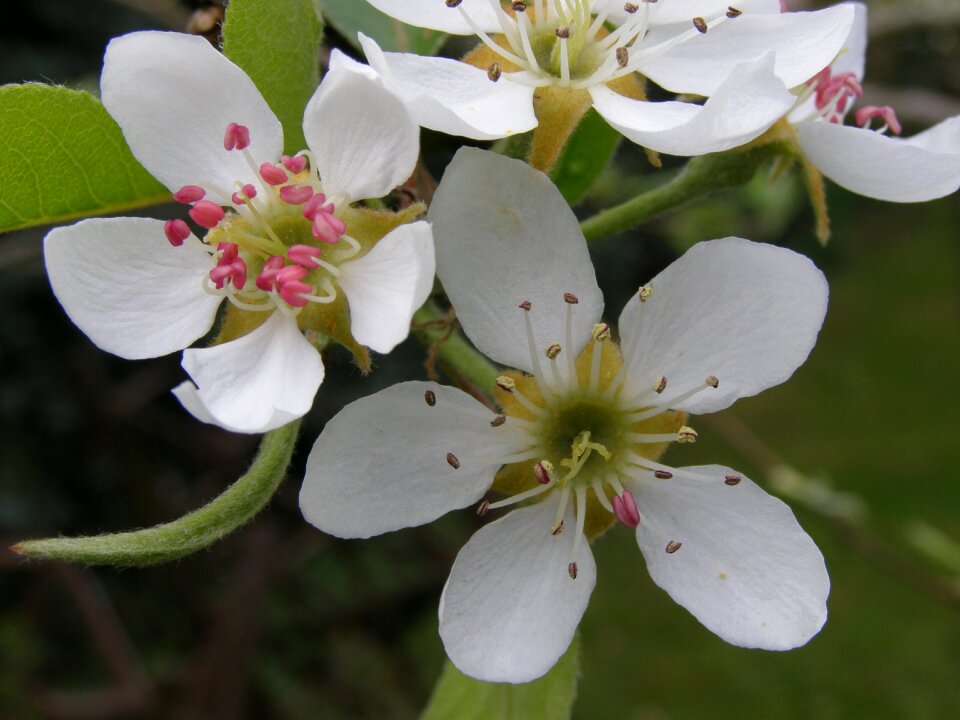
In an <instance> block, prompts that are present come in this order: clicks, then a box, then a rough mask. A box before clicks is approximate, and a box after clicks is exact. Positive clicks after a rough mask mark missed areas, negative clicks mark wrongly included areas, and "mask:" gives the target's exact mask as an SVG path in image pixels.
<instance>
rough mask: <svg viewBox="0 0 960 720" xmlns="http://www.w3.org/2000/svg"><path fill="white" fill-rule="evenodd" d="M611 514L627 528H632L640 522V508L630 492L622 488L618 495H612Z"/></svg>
mask: <svg viewBox="0 0 960 720" xmlns="http://www.w3.org/2000/svg"><path fill="white" fill-rule="evenodd" d="M613 514H614V516H615V517H616V518H617V520H619V521H620V522H621V523H622V524H623V525H626V526H627V527H628V528H631V529H633V528H635V527H637V525H639V524H640V510H639V509H637V500H636V498H635V497H634V496H633V493H632V492H630V491H629V490H624V491H623V492H622V493H621V494H620V495H614V496H613Z"/></svg>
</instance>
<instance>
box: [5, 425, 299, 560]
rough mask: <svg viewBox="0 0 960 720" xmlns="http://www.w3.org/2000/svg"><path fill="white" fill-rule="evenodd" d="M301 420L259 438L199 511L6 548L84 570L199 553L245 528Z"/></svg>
mask: <svg viewBox="0 0 960 720" xmlns="http://www.w3.org/2000/svg"><path fill="white" fill-rule="evenodd" d="M299 429H300V421H299V420H295V421H294V422H292V423H290V424H288V425H284V426H283V427H281V428H278V429H276V430H273V431H271V432H269V433H267V434H266V435H264V436H263V440H261V442H260V449H259V450H258V452H257V457H256V458H255V459H254V461H253V464H252V465H251V466H250V469H249V470H248V471H247V472H246V474H244V475H243V476H242V477H241V478H240V479H239V480H237V481H236V482H235V483H234V484H233V485H231V486H230V487H229V488H227V489H226V490H225V491H224V492H223V493H222V494H221V495H219V496H218V497H216V498H215V499H214V500H211V501H210V502H209V503H207V504H206V505H204V506H203V507H202V508H200V509H199V510H194V511H193V512H192V513H189V514H187V515H184V516H183V517H182V518H180V519H178V520H174V521H173V522H169V523H164V524H163V525H157V526H156V527H152V528H148V529H146V530H135V531H133V532H123V533H108V534H104V535H94V536H91V537H77V538H46V539H42V540H25V541H23V542H21V543H18V544H16V545H14V546H13V547H11V548H10V549H11V550H12V551H13V552H15V553H18V554H20V555H23V556H25V557H31V558H39V559H43V560H63V561H66V562H73V563H82V564H86V565H121V566H140V565H156V564H158V563H163V562H168V561H170V560H176V559H177V558H181V557H184V556H186V555H190V554H191V553H195V552H197V551H198V550H202V549H204V548H206V547H208V546H210V545H212V544H213V543H215V542H216V541H217V540H220V539H221V538H223V537H226V536H227V535H229V534H230V533H232V532H233V531H234V530H236V529H237V528H239V527H241V526H242V525H245V524H246V523H247V522H249V521H250V520H252V519H253V517H254V516H255V515H256V514H257V513H258V512H260V511H261V510H262V509H263V508H264V507H266V505H267V503H268V502H270V499H271V498H272V497H273V495H274V493H275V492H276V491H277V488H278V487H279V486H280V483H281V482H282V481H283V478H284V476H285V475H286V472H287V467H288V466H289V464H290V458H291V456H292V455H293V448H294V445H295V444H296V440H297V431H298V430H299Z"/></svg>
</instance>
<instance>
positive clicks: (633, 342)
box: [607, 285, 653, 396]
mask: <svg viewBox="0 0 960 720" xmlns="http://www.w3.org/2000/svg"><path fill="white" fill-rule="evenodd" d="M652 295H653V288H652V287H651V286H650V285H644V286H643V287H641V288H640V289H639V290H637V299H638V300H639V301H640V303H639V305H638V306H637V319H636V322H635V323H634V326H633V334H632V335H631V336H630V341H629V343H628V345H627V351H626V352H625V353H624V355H623V364H622V365H621V366H620V369H619V370H617V374H616V375H615V376H614V378H613V382H611V383H610V385H609V386H608V387H607V394H608V395H611V396H612V395H615V394H616V393H617V392H619V390H620V388H621V386H622V385H623V383H624V382H625V381H626V379H627V372H628V370H629V368H630V367H631V366H632V364H633V356H634V355H635V354H636V352H637V347H638V346H639V345H640V329H641V327H642V326H643V311H644V308H645V307H646V303H647V301H648V300H649V299H650V297H651V296H652ZM622 332H623V328H621V336H622Z"/></svg>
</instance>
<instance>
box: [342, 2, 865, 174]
mask: <svg viewBox="0 0 960 720" xmlns="http://www.w3.org/2000/svg"><path fill="white" fill-rule="evenodd" d="M368 2H370V3H371V4H372V5H374V6H375V7H376V8H378V9H379V10H381V11H383V12H385V13H387V14H388V15H390V16H392V17H394V18H397V19H398V20H401V21H403V22H406V23H410V24H412V25H417V26H420V27H425V28H433V29H436V30H442V31H444V32H449V33H456V34H465V35H471V34H473V35H476V36H477V37H478V38H479V39H480V41H481V43H482V44H481V45H480V46H478V49H477V50H475V51H473V52H472V53H470V54H468V55H467V56H466V57H465V58H464V60H463V62H460V61H456V60H451V59H446V58H436V57H420V56H417V55H413V54H407V53H390V52H384V51H383V50H381V48H380V47H379V46H378V45H377V44H376V42H374V41H373V40H372V39H370V38H368V37H365V36H363V35H361V36H360V42H361V44H362V45H363V49H364V51H365V53H366V55H367V60H368V61H369V63H370V65H371V67H373V68H374V69H376V70H377V71H378V72H379V73H380V74H381V76H382V78H383V81H384V84H385V86H386V87H388V88H389V89H390V90H392V91H393V92H395V93H396V94H397V95H398V96H399V97H401V98H402V99H403V100H404V101H405V102H406V103H407V105H408V107H409V108H410V110H411V112H412V114H413V116H414V119H415V120H416V121H417V122H418V123H420V124H421V125H422V126H424V127H427V128H431V129H433V130H439V131H440V132H445V133H449V134H453V135H462V136H465V137H469V138H474V139H478V140H489V139H494V138H501V137H506V136H509V135H512V134H515V133H522V132H526V131H528V130H531V129H532V128H534V127H536V126H538V124H539V125H540V126H541V128H540V130H541V131H542V132H539V133H537V134H535V135H534V139H533V143H534V147H533V150H532V155H531V158H532V162H533V164H534V165H536V166H537V167H540V168H541V169H544V168H545V167H548V166H550V165H552V162H553V161H554V160H555V159H556V154H557V153H558V152H559V148H560V147H561V146H562V141H563V140H565V138H566V137H567V136H568V135H569V133H570V132H572V131H573V129H574V128H575V127H576V125H577V123H578V122H579V121H580V119H581V118H582V117H583V114H584V113H585V112H586V111H587V110H589V108H590V107H591V105H592V106H593V107H594V108H595V109H596V111H597V112H598V113H600V115H602V116H603V117H604V118H605V119H606V120H607V122H608V123H610V125H612V126H613V127H614V128H616V129H617V130H618V131H620V132H621V133H623V134H624V135H625V136H626V137H627V138H629V139H630V140H632V141H633V142H636V143H639V144H640V145H643V146H644V147H646V148H649V149H651V150H655V151H658V152H664V153H669V154H673V155H701V154H705V153H710V152H718V151H721V150H726V149H729V148H732V147H736V146H738V145H741V144H743V143H745V142H748V141H749V140H751V139H753V138H755V137H757V136H758V135H760V134H761V133H762V132H764V131H765V130H766V129H767V128H768V127H770V125H772V124H773V123H774V122H775V121H776V120H777V119H779V117H781V116H782V114H783V112H785V111H786V109H787V108H789V107H790V106H791V105H792V99H791V95H790V93H789V92H787V90H786V89H785V88H784V85H786V87H793V86H796V85H799V84H801V83H803V82H805V81H806V80H807V79H808V78H809V77H810V76H811V75H812V74H814V73H816V72H819V71H820V70H821V69H822V68H824V67H825V66H826V65H827V64H828V63H829V62H830V61H831V60H833V59H834V57H835V56H836V54H837V52H838V51H839V50H840V47H841V45H842V43H843V40H844V39H845V38H846V36H847V35H848V33H849V28H850V25H851V22H852V17H853V12H852V9H850V8H848V7H837V8H830V9H828V10H822V11H819V12H808V13H788V14H785V15H781V14H780V5H779V2H778V1H777V0H745V2H744V3H742V4H738V5H737V6H736V7H733V6H732V5H730V4H729V3H728V2H726V1H724V2H717V1H716V0H660V2H657V3H653V2H637V3H631V2H628V3H626V4H625V5H624V4H623V3H621V2H614V1H613V0H563V1H562V2H560V1H555V0H526V1H518V2H513V3H509V2H508V3H505V4H501V3H500V2H499V0H368ZM611 25H612V27H613V29H609V27H610V26H611ZM643 77H646V78H649V79H650V80H652V81H653V82H655V83H657V84H658V85H660V86H661V87H662V88H664V89H666V90H668V91H670V92H674V93H692V94H696V95H702V96H709V98H710V99H709V100H708V101H707V102H706V104H704V105H696V104H692V103H685V102H677V101H667V102H646V101H645V99H646V92H645V87H644V82H643ZM778 108H779V109H780V113H779V114H778V113H777V110H778ZM538 144H545V145H546V146H547V147H544V148H539V147H538ZM539 156H542V157H543V160H542V161H540V160H539V159H538V157H539Z"/></svg>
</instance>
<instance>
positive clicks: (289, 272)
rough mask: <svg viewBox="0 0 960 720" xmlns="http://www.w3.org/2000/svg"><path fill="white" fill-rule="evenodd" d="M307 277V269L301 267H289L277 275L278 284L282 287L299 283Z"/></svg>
mask: <svg viewBox="0 0 960 720" xmlns="http://www.w3.org/2000/svg"><path fill="white" fill-rule="evenodd" d="M306 275H307V269H306V268H305V267H301V266H300V265H287V266H286V267H284V268H282V269H281V270H280V271H279V272H278V273H277V282H278V283H280V284H281V285H286V284H287V283H293V282H299V281H301V280H303V278H305V277H306Z"/></svg>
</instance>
